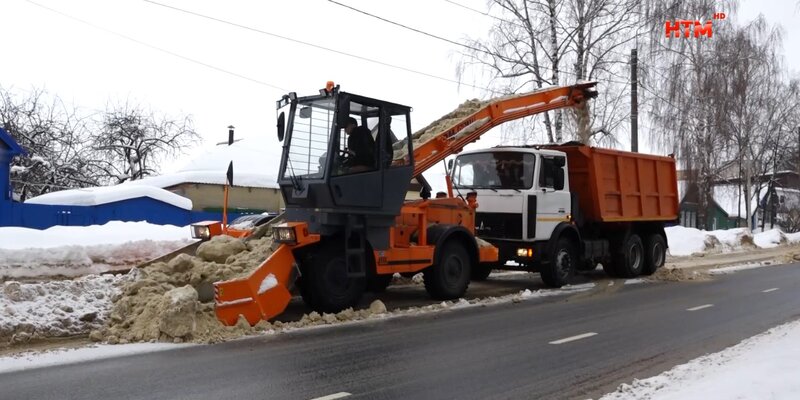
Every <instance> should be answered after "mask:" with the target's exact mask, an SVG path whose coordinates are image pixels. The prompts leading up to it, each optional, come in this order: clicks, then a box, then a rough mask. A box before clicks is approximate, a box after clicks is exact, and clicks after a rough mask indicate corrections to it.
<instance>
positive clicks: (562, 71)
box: [144, 0, 628, 84]
mask: <svg viewBox="0 0 800 400" xmlns="http://www.w3.org/2000/svg"><path fill="white" fill-rule="evenodd" d="M144 1H147V2H151V0H144ZM328 1H329V2H331V3H334V4H336V5H339V6H341V7H344V8H347V9H349V10H352V11H355V12H357V13H360V14H364V15H367V16H369V17H372V18H375V19H378V20H380V21H382V22H385V23H388V24H391V25H395V26H398V27H401V28H403V29H407V30H410V31H413V32H416V33H419V34H421V35H424V36H428V37H430V38H433V39H436V40H441V41H444V42H447V43H451V44H454V45H457V46H460V47H464V48H466V49H469V50H473V51H477V52H480V53H484V54H487V55H490V56H495V55H496V54H495V53H492V52H490V51H487V50H483V49H479V48H476V47H473V46H469V45H466V44H463V43H459V42H456V41H454V40H451V39H447V38H444V37H441V36H438V35H435V34H432V33H429V32H425V31H423V30H420V29H417V28H412V27H409V26H407V25H404V24H402V23H399V22H395V21H392V20H389V19H387V18H384V17H380V16H378V15H375V14H371V13H369V12H366V11H363V10H360V9H358V8H355V7H352V6H349V5H346V4H342V3H340V2H338V1H335V0H328ZM454 4H455V3H454ZM503 21H504V22H509V21H505V20H503ZM539 69H543V70H545V71H550V72H554V71H555V72H558V73H559V74H565V75H570V76H574V77H575V78H577V77H578V74H576V73H574V72H569V71H566V70H558V71H556V70H555V69H553V68H548V67H545V66H542V65H540V66H539ZM606 81H608V82H614V83H619V84H627V83H628V82H620V81H614V80H610V79H607V80H606Z"/></svg>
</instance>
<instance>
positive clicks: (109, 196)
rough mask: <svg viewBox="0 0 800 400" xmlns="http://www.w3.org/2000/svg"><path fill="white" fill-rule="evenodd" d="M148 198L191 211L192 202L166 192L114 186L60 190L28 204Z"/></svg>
mask: <svg viewBox="0 0 800 400" xmlns="http://www.w3.org/2000/svg"><path fill="white" fill-rule="evenodd" d="M140 197H149V198H151V199H154V200H158V201H162V202H164V203H167V204H171V205H173V206H175V207H179V208H182V209H184V210H191V209H192V201H191V200H189V199H187V198H186V197H183V196H179V195H177V194H175V193H172V192H170V191H168V190H164V189H161V188H158V187H154V186H144V185H142V186H138V185H116V186H99V187H91V188H84V189H69V190H61V191H58V192H52V193H47V194H43V195H41V196H36V197H34V198H31V199H28V200H26V201H25V203H28V204H49V205H64V206H96V205H100V204H108V203H114V202H117V201H123V200H128V199H136V198H140Z"/></svg>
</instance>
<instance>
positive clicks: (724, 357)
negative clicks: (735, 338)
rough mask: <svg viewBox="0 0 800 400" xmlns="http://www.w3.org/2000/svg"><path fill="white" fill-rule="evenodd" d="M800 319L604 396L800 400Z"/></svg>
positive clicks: (607, 399)
mask: <svg viewBox="0 0 800 400" xmlns="http://www.w3.org/2000/svg"><path fill="white" fill-rule="evenodd" d="M798 360H800V321H794V322H790V323H787V324H784V325H781V326H778V327H775V328H772V329H770V330H769V331H767V332H765V333H762V334H760V335H757V336H754V337H752V338H749V339H746V340H744V341H742V342H740V343H739V344H737V345H735V346H733V347H729V348H727V349H725V350H723V351H721V352H718V353H713V354H709V355H705V356H702V357H699V358H696V359H694V360H692V361H690V362H688V363H686V364H683V365H678V366H676V367H674V368H672V369H670V370H669V371H666V372H664V373H662V374H660V375H657V376H654V377H652V378H647V379H642V380H634V381H633V383H631V384H622V385H620V387H619V388H618V389H617V391H616V392H613V393H610V394H607V395H605V396H603V397H602V400H628V399H651V400H672V399H681V400H692V399H698V400H705V399H718V400H724V399H787V400H788V399H798V398H800V379H798V372H797V363H798Z"/></svg>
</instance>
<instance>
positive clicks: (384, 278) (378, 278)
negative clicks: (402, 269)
mask: <svg viewBox="0 0 800 400" xmlns="http://www.w3.org/2000/svg"><path fill="white" fill-rule="evenodd" d="M393 276H394V274H383V275H372V276H370V279H369V281H368V282H367V291H368V292H372V293H383V292H385V291H386V288H387V287H389V284H390V283H392V277H393Z"/></svg>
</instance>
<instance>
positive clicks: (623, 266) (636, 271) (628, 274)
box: [612, 233, 645, 278]
mask: <svg viewBox="0 0 800 400" xmlns="http://www.w3.org/2000/svg"><path fill="white" fill-rule="evenodd" d="M644 263H645V261H644V245H642V239H641V238H640V237H639V235H637V234H635V233H632V234H630V235H629V236H628V238H627V239H625V241H624V242H623V243H622V246H621V247H620V248H619V249H617V251H616V253H615V255H614V260H613V262H612V264H614V267H613V268H614V269H615V270H616V273H617V276H619V277H620V278H635V277H637V276H639V275H641V273H642V268H643V267H644Z"/></svg>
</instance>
